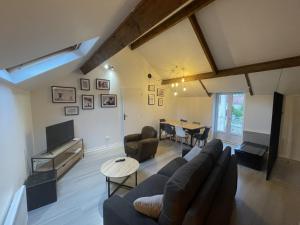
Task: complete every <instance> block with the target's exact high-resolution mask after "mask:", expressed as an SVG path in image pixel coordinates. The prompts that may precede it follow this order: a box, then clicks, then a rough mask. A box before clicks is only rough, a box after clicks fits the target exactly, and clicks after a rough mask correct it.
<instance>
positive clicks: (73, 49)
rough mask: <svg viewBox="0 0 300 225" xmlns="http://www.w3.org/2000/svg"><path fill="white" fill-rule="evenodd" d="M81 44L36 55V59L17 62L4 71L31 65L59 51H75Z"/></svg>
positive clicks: (57, 53) (9, 71) (59, 52)
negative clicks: (39, 55)
mask: <svg viewBox="0 0 300 225" xmlns="http://www.w3.org/2000/svg"><path fill="white" fill-rule="evenodd" d="M80 45H81V44H76V45H73V46H70V47H67V48H64V49H61V50H58V51H56V52H53V53H50V54H47V55H44V56H41V57H38V58H36V59H32V60H30V61H27V62H24V63H21V64H18V65H15V66H11V67H9V68H6V71H7V72H8V73H11V72H13V71H15V70H20V69H22V68H24V67H26V66H29V65H33V64H35V63H40V62H42V61H44V60H46V59H48V58H49V57H52V56H56V55H59V54H61V53H68V52H72V51H75V50H77V49H79V47H80Z"/></svg>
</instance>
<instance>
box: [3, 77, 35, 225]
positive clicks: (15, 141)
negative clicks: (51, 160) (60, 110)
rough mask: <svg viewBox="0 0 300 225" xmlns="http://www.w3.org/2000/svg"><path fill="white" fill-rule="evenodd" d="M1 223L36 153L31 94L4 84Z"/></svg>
mask: <svg viewBox="0 0 300 225" xmlns="http://www.w3.org/2000/svg"><path fill="white" fill-rule="evenodd" d="M0 138H1V139H0V152H1V153H0V155H1V156H0V177H1V182H0V224H2V222H3V219H4V217H5V215H6V212H7V210H8V207H9V205H10V202H11V199H12V197H13V195H14V193H15V191H16V190H17V189H18V188H19V187H20V186H21V185H22V184H23V183H24V181H25V179H26V177H27V174H28V173H29V164H28V163H27V155H29V154H31V151H32V147H33V145H32V141H33V139H32V118H31V103H30V94H29V93H27V92H24V91H22V90H19V89H16V88H13V87H11V86H8V85H6V84H5V83H2V82H1V81H0Z"/></svg>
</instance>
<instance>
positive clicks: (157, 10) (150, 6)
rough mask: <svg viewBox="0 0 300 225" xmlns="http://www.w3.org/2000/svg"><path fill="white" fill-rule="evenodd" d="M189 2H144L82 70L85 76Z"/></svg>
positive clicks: (148, 0)
mask: <svg viewBox="0 0 300 225" xmlns="http://www.w3.org/2000/svg"><path fill="white" fill-rule="evenodd" d="M187 2H188V0H163V1H161V0H142V1H141V2H140V3H139V4H138V5H137V6H136V7H135V9H134V10H133V11H132V12H131V13H130V14H129V15H128V16H127V17H126V19H125V20H124V21H123V22H122V23H121V24H120V25H119V27H118V28H117V29H116V30H115V31H114V32H113V33H112V34H111V36H110V37H108V38H107V39H106V41H104V43H103V44H102V45H101V46H100V47H99V48H98V49H97V50H96V52H95V53H94V54H93V55H92V56H91V58H89V59H88V60H87V62H86V63H85V64H84V65H83V66H82V67H81V68H80V69H81V71H82V72H83V73H84V74H86V73H88V72H90V71H91V70H93V69H94V68H96V67H97V66H99V65H100V64H101V63H103V62H104V61H105V60H107V59H109V58H110V57H112V56H113V55H114V54H116V53H117V52H119V51H120V50H121V49H123V48H124V47H126V46H128V45H129V44H130V43H131V42H133V41H134V40H135V39H137V38H138V37H140V36H141V35H142V34H144V33H145V32H147V31H149V30H150V29H151V28H152V27H154V26H155V25H156V24H158V23H159V22H160V21H162V20H163V19H165V18H166V17H168V16H169V15H170V14H172V13H173V12H174V11H176V10H177V9H178V8H180V7H182V6H183V5H184V4H185V3H187Z"/></svg>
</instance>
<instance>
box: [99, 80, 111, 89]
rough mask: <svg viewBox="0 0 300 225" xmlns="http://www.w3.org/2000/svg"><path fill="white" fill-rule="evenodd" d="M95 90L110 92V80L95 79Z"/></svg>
mask: <svg viewBox="0 0 300 225" xmlns="http://www.w3.org/2000/svg"><path fill="white" fill-rule="evenodd" d="M96 89H97V90H110V80H106V79H96Z"/></svg>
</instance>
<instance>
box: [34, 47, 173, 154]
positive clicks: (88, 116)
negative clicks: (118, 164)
mask: <svg viewBox="0 0 300 225" xmlns="http://www.w3.org/2000/svg"><path fill="white" fill-rule="evenodd" d="M109 64H111V65H113V66H114V67H115V70H114V71H107V70H105V69H104V68H103V67H101V66H100V67H98V68H96V69H95V70H93V71H92V72H91V73H89V74H88V75H86V76H84V78H89V79H90V81H91V91H80V90H79V79H80V78H81V77H83V76H82V74H81V73H80V72H73V73H71V74H70V75H68V76H67V77H66V78H64V79H63V80H55V81H53V82H52V83H49V84H48V85H47V86H46V87H40V88H39V89H36V90H34V91H32V95H31V96H32V113H33V126H34V137H35V152H43V151H45V149H46V137H45V127H46V126H49V125H52V124H55V123H59V122H63V121H66V120H69V119H74V121H75V135H76V136H78V137H82V138H83V139H84V142H85V144H86V147H87V148H101V147H108V146H111V145H116V144H117V145H119V144H121V143H122V140H123V136H122V132H123V127H122V123H123V121H122V118H123V112H122V96H121V95H122V91H126V90H132V89H137V90H140V91H141V93H142V97H143V99H144V101H143V104H140V105H137V106H136V107H137V108H138V110H139V111H140V112H141V113H142V114H143V117H142V118H141V120H142V121H137V123H140V124H141V125H152V126H155V127H158V119H159V118H161V117H167V116H168V113H170V112H172V105H173V104H172V97H171V96H169V93H168V91H167V96H166V97H165V98H164V106H163V107H158V106H157V101H156V105H155V106H148V105H147V98H148V91H147V85H148V78H147V74H148V73H151V74H152V75H153V76H154V78H153V81H152V82H155V83H156V84H158V83H159V80H160V78H159V76H158V75H157V74H156V73H155V71H154V70H153V69H152V67H151V66H150V65H149V64H148V63H147V62H146V61H145V60H144V59H143V58H142V57H141V56H140V55H139V54H138V53H137V52H135V51H131V50H129V49H127V48H126V49H124V50H123V51H121V52H119V53H118V54H117V55H115V56H114V57H113V58H112V59H110V61H109ZM96 78H105V79H109V80H110V81H111V90H110V91H109V93H113V94H117V95H118V107H117V108H111V109H103V108H101V107H100V94H101V93H108V92H105V91H99V90H95V79H96ZM51 85H59V86H71V87H76V88H77V103H76V104H53V103H52V102H51V89H50V86H51ZM82 94H92V95H95V109H94V110H81V95H82ZM156 100H157V99H156ZM125 104H126V103H125ZM68 105H78V106H80V115H79V116H74V117H65V116H64V110H63V108H64V106H68ZM133 126H134V124H133ZM139 129H141V127H140V128H139ZM106 137H109V138H108V139H107V138H106Z"/></svg>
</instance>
